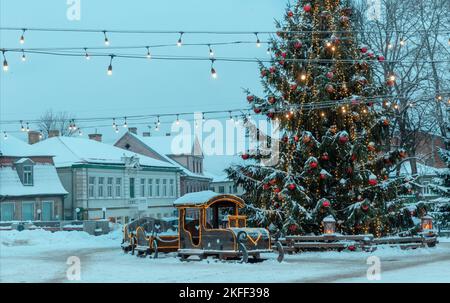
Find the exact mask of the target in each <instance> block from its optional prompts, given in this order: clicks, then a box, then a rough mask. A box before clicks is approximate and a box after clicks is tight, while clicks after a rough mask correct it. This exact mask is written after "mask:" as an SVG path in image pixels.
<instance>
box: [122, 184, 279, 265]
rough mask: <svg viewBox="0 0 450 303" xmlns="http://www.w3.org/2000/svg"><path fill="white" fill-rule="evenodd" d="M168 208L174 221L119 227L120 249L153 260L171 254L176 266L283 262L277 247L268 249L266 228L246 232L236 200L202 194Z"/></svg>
mask: <svg viewBox="0 0 450 303" xmlns="http://www.w3.org/2000/svg"><path fill="white" fill-rule="evenodd" d="M174 206H175V207H176V208H177V210H178V220H167V219H165V220H164V219H154V218H150V217H144V218H140V219H138V220H135V221H133V222H131V223H129V224H127V225H125V227H124V233H123V234H124V238H123V241H122V249H123V250H124V251H125V252H130V251H131V253H132V254H136V255H138V256H153V257H154V258H157V257H158V254H159V253H160V252H163V253H169V252H177V254H178V257H179V258H180V260H181V261H190V260H191V259H190V257H191V256H197V257H198V258H197V259H199V260H202V259H205V258H207V257H215V258H218V259H220V260H240V261H241V262H244V263H247V262H248V261H249V260H252V261H261V260H264V259H262V258H261V254H265V253H273V252H277V253H278V258H277V260H278V261H279V262H281V261H282V260H283V258H284V252H283V249H282V246H281V244H280V243H279V242H275V247H272V243H271V237H270V234H269V231H268V230H267V229H265V228H249V227H247V218H246V216H243V215H240V214H239V209H241V208H242V207H244V206H245V203H244V201H243V200H242V199H241V198H239V197H237V196H234V195H224V194H217V193H215V192H212V191H202V192H196V193H190V194H186V195H184V196H182V197H180V198H178V199H177V200H176V201H175V202H174ZM168 223H169V224H168Z"/></svg>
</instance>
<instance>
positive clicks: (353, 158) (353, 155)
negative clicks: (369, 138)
mask: <svg viewBox="0 0 450 303" xmlns="http://www.w3.org/2000/svg"><path fill="white" fill-rule="evenodd" d="M351 160H352V162H354V161H355V160H356V155H355V154H352V157H351Z"/></svg>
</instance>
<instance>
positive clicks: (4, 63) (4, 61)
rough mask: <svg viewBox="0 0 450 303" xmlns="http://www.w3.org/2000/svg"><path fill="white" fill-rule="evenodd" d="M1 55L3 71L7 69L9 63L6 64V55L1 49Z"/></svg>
mask: <svg viewBox="0 0 450 303" xmlns="http://www.w3.org/2000/svg"><path fill="white" fill-rule="evenodd" d="M2 55H3V71H4V72H7V71H8V70H9V65H8V61H7V60H6V55H5V51H4V50H3V51H2Z"/></svg>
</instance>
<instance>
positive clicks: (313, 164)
mask: <svg viewBox="0 0 450 303" xmlns="http://www.w3.org/2000/svg"><path fill="white" fill-rule="evenodd" d="M309 167H310V168H316V167H317V162H316V161H312V162H310V163H309Z"/></svg>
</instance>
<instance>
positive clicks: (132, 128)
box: [128, 127, 137, 135]
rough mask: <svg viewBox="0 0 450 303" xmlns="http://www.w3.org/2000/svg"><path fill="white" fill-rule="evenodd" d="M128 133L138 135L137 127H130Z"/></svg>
mask: <svg viewBox="0 0 450 303" xmlns="http://www.w3.org/2000/svg"><path fill="white" fill-rule="evenodd" d="M128 131H129V132H130V133H132V134H135V135H137V127H128Z"/></svg>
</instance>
